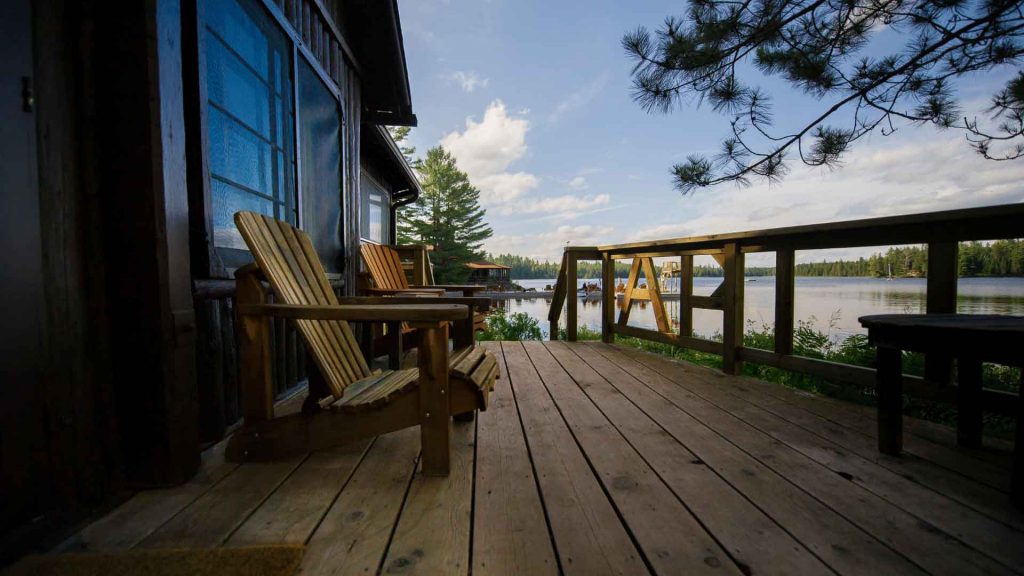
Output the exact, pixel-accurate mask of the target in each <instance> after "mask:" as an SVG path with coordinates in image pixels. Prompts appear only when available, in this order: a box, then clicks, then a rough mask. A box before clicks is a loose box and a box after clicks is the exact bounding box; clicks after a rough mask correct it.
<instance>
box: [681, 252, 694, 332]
mask: <svg viewBox="0 0 1024 576" xmlns="http://www.w3.org/2000/svg"><path fill="white" fill-rule="evenodd" d="M679 335H680V336H683V337H684V338H691V337H693V256H690V255H689V254H687V255H685V256H682V257H681V258H680V259H679Z"/></svg>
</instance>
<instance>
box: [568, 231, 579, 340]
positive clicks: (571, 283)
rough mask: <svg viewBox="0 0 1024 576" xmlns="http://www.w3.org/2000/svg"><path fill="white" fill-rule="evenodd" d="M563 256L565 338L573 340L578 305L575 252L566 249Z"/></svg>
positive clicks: (574, 337) (574, 338)
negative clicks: (564, 260)
mask: <svg viewBox="0 0 1024 576" xmlns="http://www.w3.org/2000/svg"><path fill="white" fill-rule="evenodd" d="M565 258H566V262H565V339H566V340H568V341H569V342H575V341H576V312H577V309H578V308H579V305H580V298H579V293H578V292H577V291H576V253H575V252H573V251H571V250H568V251H566V253H565Z"/></svg>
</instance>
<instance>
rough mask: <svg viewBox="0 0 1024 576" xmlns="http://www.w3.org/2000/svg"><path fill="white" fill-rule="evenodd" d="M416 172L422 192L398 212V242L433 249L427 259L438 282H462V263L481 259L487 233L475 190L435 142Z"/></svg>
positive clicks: (465, 273) (488, 231) (477, 192)
mask: <svg viewBox="0 0 1024 576" xmlns="http://www.w3.org/2000/svg"><path fill="white" fill-rule="evenodd" d="M416 170H417V172H418V174H419V178H420V182H421V184H422V186H423V194H421V195H420V197H419V199H417V200H416V202H414V203H413V204H411V205H409V206H407V207H405V208H403V209H402V210H401V211H400V212H399V220H398V241H399V243H419V244H427V245H430V246H433V247H434V250H433V251H432V252H431V253H430V260H431V262H432V263H433V265H434V279H435V280H436V281H437V283H438V284H452V283H459V282H464V281H465V280H466V277H467V276H468V275H469V269H467V268H466V266H465V264H466V263H467V262H470V261H472V260H474V259H478V258H480V257H481V251H480V248H481V246H482V245H483V241H484V240H486V239H487V238H490V237H491V234H492V231H491V228H490V226H488V225H487V222H486V221H484V215H485V214H486V211H485V210H484V209H483V208H481V207H480V191H479V190H477V189H476V188H475V187H474V186H473V185H472V184H471V183H470V181H469V176H467V175H466V173H465V172H463V171H462V170H459V167H458V166H457V165H456V164H455V157H454V156H452V155H451V154H450V153H449V152H448V151H446V150H445V149H444V148H442V147H440V146H437V147H434V148H431V149H430V150H428V151H427V155H426V157H425V158H423V159H422V160H419V161H418V162H417V163H416Z"/></svg>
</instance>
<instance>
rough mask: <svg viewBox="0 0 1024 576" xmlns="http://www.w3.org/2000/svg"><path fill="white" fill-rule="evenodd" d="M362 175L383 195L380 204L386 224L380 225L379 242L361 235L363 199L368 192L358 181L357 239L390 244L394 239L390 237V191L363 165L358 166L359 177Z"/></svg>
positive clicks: (370, 242) (369, 242) (371, 242)
mask: <svg viewBox="0 0 1024 576" xmlns="http://www.w3.org/2000/svg"><path fill="white" fill-rule="evenodd" d="M364 177H365V178H367V179H368V180H369V181H370V182H372V183H373V185H374V186H375V187H376V189H377V190H379V191H380V193H381V194H382V195H383V196H384V202H383V204H382V213H383V214H385V218H387V223H386V224H387V225H386V226H382V228H383V230H382V232H383V234H382V237H383V240H381V241H380V242H378V241H377V240H373V239H371V238H367V237H366V236H364V235H363V199H364V198H365V197H366V196H367V194H369V192H368V191H366V190H364V189H363V186H362V183H360V185H359V205H358V206H357V208H358V210H359V241H360V242H365V243H368V244H391V243H393V242H394V239H393V238H392V237H391V218H392V214H391V191H390V190H388V188H387V186H384V184H382V181H381V179H380V178H377V177H376V176H374V175H373V173H372V172H370V171H369V170H367V169H366V168H365V167H363V166H360V167H359V178H360V179H362V178H364Z"/></svg>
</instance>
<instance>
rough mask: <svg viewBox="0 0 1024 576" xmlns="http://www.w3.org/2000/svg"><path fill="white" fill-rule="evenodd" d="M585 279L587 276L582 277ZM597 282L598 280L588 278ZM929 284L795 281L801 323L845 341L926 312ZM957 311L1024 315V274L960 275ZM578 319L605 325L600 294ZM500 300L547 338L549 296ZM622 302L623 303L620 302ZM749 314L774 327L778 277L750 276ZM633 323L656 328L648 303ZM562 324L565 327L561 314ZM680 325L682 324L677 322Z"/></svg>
mask: <svg viewBox="0 0 1024 576" xmlns="http://www.w3.org/2000/svg"><path fill="white" fill-rule="evenodd" d="M515 282H516V283H518V284H520V285H521V286H523V287H524V288H536V289H537V290H543V289H544V287H545V286H547V285H549V284H550V285H554V283H555V281H554V280H515ZM580 282H583V280H580ZM587 282H597V280H587ZM720 282H721V278H695V279H694V282H693V291H694V294H697V295H705V296H706V295H710V294H711V292H712V291H714V289H715V288H716V287H717V286H718V284H719V283H720ZM925 283H926V280H925V279H923V278H901V279H893V280H886V279H884V278H806V277H798V278H797V279H796V296H795V301H796V305H795V307H796V311H795V316H796V320H797V321H801V320H803V321H809V322H812V323H813V324H814V325H815V326H816V327H817V328H818V329H819V330H822V331H827V332H829V333H830V335H831V336H832V337H833V338H836V339H841V338H844V337H846V336H848V335H851V334H863V333H865V330H864V329H863V328H861V326H860V323H858V322H857V318H859V317H860V316H864V315H867V314H887V313H923V312H924V311H925ZM957 292H958V296H957V311H958V312H960V313H963V314H1017V315H1024V278H961V279H960V281H959V283H958V285H957ZM578 302H579V314H578V318H579V323H580V324H581V325H584V324H585V325H587V326H589V327H590V328H593V329H595V330H600V328H601V301H600V298H592V299H589V300H578ZM665 302H666V308H667V309H668V313H669V317H670V318H673V319H675V320H673V324H675V323H676V321H677V320H678V318H679V300H673V299H667V300H666V301H665ZM496 304H498V305H500V306H502V307H504V308H505V309H507V310H508V311H509V312H526V313H527V314H529V315H530V316H532V317H534V318H537V319H538V320H539V321H540V325H541V329H542V330H543V331H544V332H545V337H547V330H548V321H547V318H548V309H549V308H550V306H551V300H550V299H547V298H534V299H520V300H515V299H513V300H507V301H498V302H496ZM618 304H621V303H618ZM743 308H744V310H743V313H744V318H745V319H746V320H747V321H748V322H749V321H753V322H754V324H755V325H756V326H761V325H765V326H768V327H771V326H772V325H773V324H774V321H773V320H774V317H775V278H774V277H771V276H767V277H758V278H748V279H747V283H746V285H745V290H744V306H743ZM629 324H630V325H631V326H637V327H640V328H651V329H656V324H655V321H654V312H653V310H652V309H651V306H650V305H649V303H647V302H638V303H636V304H635V305H634V306H633V310H632V312H630V317H629ZM560 325H561V326H565V312H564V311H563V312H562V319H561V321H560ZM675 327H676V328H678V326H675ZM693 329H694V332H696V333H697V334H699V335H703V336H710V335H711V334H713V333H715V332H720V331H721V330H722V313H721V311H718V310H694V313H693Z"/></svg>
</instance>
